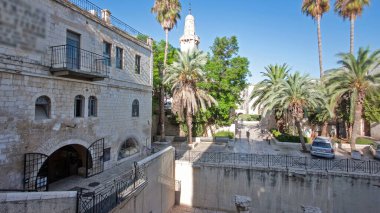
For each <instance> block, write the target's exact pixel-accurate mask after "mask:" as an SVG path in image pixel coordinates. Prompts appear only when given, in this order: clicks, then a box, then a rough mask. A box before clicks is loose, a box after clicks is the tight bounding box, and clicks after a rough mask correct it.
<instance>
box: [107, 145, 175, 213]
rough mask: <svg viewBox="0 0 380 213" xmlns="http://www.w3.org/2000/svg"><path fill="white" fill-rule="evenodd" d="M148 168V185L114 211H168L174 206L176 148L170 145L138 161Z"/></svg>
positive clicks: (157, 212)
mask: <svg viewBox="0 0 380 213" xmlns="http://www.w3.org/2000/svg"><path fill="white" fill-rule="evenodd" d="M138 164H139V166H142V167H145V168H146V177H147V181H148V183H147V185H146V187H145V188H144V189H143V190H142V191H141V192H138V193H136V194H135V195H134V197H132V198H131V199H129V200H127V201H124V202H123V203H121V204H119V205H118V206H117V207H116V208H114V209H113V210H112V213H125V212H133V213H147V212H154V213H166V212H169V211H170V209H171V208H172V207H173V206H174V184H175V179H174V148H173V147H168V148H166V149H164V150H162V151H160V152H157V153H155V154H153V155H151V156H149V157H148V158H145V159H144V160H142V161H139V162H138Z"/></svg>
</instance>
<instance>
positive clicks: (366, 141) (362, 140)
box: [356, 138, 373, 145]
mask: <svg viewBox="0 0 380 213" xmlns="http://www.w3.org/2000/svg"><path fill="white" fill-rule="evenodd" d="M372 142H373V140H372V139H370V138H356V144H361V145H370V144H372Z"/></svg>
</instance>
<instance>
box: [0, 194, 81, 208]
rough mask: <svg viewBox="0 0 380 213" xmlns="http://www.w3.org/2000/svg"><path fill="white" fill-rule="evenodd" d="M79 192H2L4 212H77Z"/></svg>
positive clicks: (0, 201)
mask: <svg viewBox="0 0 380 213" xmlns="http://www.w3.org/2000/svg"><path fill="white" fill-rule="evenodd" d="M76 207H77V192H27V193H25V192H9V193H0V209H1V210H0V211H1V212H3V213H32V212H38V213H51V212H61V213H75V212H76Z"/></svg>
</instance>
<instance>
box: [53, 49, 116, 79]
mask: <svg viewBox="0 0 380 213" xmlns="http://www.w3.org/2000/svg"><path fill="white" fill-rule="evenodd" d="M108 64H109V58H107V57H104V56H102V55H98V54H96V53H93V52H90V51H87V50H83V49H80V48H77V47H74V46H70V45H60V46H53V47H51V67H50V72H52V73H53V75H54V76H62V77H67V78H75V79H81V80H90V81H101V80H103V79H104V78H107V77H108V71H109V66H108Z"/></svg>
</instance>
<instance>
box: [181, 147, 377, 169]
mask: <svg viewBox="0 0 380 213" xmlns="http://www.w3.org/2000/svg"><path fill="white" fill-rule="evenodd" d="M176 160H181V161H188V162H191V163H199V164H214V165H229V166H248V167H262V168H285V169H299V170H313V171H326V172H331V171H333V172H343V173H361V174H371V175H380V162H378V161H374V160H353V159H322V158H310V157H299V156H287V155H260V154H247V153H228V152H200V151H177V150H176Z"/></svg>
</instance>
